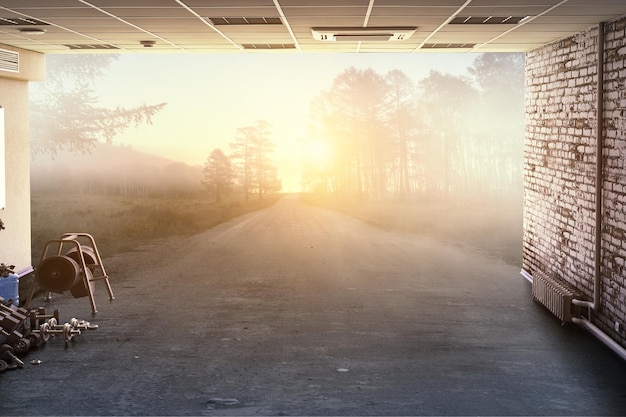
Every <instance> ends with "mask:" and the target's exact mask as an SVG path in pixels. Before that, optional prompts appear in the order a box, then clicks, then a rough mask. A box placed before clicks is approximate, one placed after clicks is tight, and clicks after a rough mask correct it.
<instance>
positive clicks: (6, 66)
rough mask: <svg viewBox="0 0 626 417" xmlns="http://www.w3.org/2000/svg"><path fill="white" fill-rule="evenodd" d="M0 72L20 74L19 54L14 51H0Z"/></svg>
mask: <svg viewBox="0 0 626 417" xmlns="http://www.w3.org/2000/svg"><path fill="white" fill-rule="evenodd" d="M0 70H2V71H9V72H20V54H19V53H18V52H14V51H7V50H6V49H0Z"/></svg>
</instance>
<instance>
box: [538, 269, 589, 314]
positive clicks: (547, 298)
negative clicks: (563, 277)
mask: <svg viewBox="0 0 626 417" xmlns="http://www.w3.org/2000/svg"><path fill="white" fill-rule="evenodd" d="M532 294H533V300H535V301H537V302H539V303H540V304H542V305H544V306H545V307H546V308H547V309H548V310H550V312H551V313H552V314H554V315H555V316H557V317H558V318H559V319H560V320H561V321H562V322H564V323H565V322H568V321H571V320H572V317H576V316H578V315H579V308H578V307H577V306H575V305H573V304H572V299H574V298H580V294H578V292H577V291H576V290H574V289H573V288H571V287H570V286H569V285H568V284H566V283H563V282H559V281H557V280H555V279H554V278H551V277H549V276H547V275H546V274H545V273H543V272H541V271H535V273H534V274H533V285H532Z"/></svg>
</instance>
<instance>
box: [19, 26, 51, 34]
mask: <svg viewBox="0 0 626 417" xmlns="http://www.w3.org/2000/svg"><path fill="white" fill-rule="evenodd" d="M18 30H19V31H20V33H24V34H27V35H43V34H44V33H46V30H45V29H40V28H19V29H18Z"/></svg>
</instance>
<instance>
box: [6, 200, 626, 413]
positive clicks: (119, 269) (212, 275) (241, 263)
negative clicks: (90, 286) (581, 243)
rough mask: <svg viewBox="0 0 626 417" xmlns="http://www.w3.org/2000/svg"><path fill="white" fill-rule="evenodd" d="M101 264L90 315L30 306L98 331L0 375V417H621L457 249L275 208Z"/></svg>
mask: <svg viewBox="0 0 626 417" xmlns="http://www.w3.org/2000/svg"><path fill="white" fill-rule="evenodd" d="M104 264H105V266H106V268H107V270H108V273H109V275H110V276H111V282H112V286H113V290H114V292H115V295H116V299H115V300H114V301H112V302H109V301H108V300H107V296H106V292H105V291H104V287H103V286H102V285H100V283H99V284H97V286H96V290H97V292H96V301H97V304H98V313H97V314H96V315H95V317H92V316H91V313H90V307H89V303H88V300H87V299H86V298H80V299H74V298H72V297H71V296H70V295H69V293H67V294H62V295H55V297H54V299H53V300H52V301H51V302H50V303H44V302H43V301H41V297H38V298H37V299H36V300H35V301H34V303H33V304H32V305H31V307H35V306H39V305H42V306H45V307H46V308H47V310H48V311H52V309H54V308H58V309H59V310H60V313H61V321H67V320H69V319H70V318H71V317H77V318H80V319H86V320H89V321H90V322H91V323H93V324H97V325H98V326H99V328H98V329H97V330H92V331H86V332H84V333H83V334H82V335H80V336H78V337H77V338H76V339H75V340H74V341H72V342H70V343H68V344H65V343H64V341H63V340H62V339H61V338H55V339H52V340H50V341H49V342H48V343H47V344H46V345H44V346H42V347H40V348H38V349H36V350H33V351H31V352H29V353H28V354H27V355H26V356H24V357H23V359H24V361H25V362H26V366H25V367H24V368H23V369H17V370H14V371H10V372H5V373H3V374H0V415H20V416H26V415H615V416H617V415H625V414H626V363H624V361H622V360H621V359H620V358H619V357H617V355H615V354H614V353H613V352H611V351H610V350H608V349H607V348H606V347H605V346H604V345H602V344H601V343H600V342H599V341H597V340H596V339H595V338H593V337H592V336H591V335H589V334H588V333H586V332H585V331H584V330H582V329H580V328H578V327H576V326H574V325H567V326H564V327H562V326H561V325H560V323H559V322H558V320H557V319H556V318H554V317H553V316H552V315H551V314H550V313H549V312H547V311H546V310H545V309H544V308H542V307H541V306H539V305H537V304H535V303H534V302H533V301H532V299H531V295H530V285H529V283H528V282H527V281H525V280H524V279H523V278H522V277H521V276H520V275H519V268H518V267H516V266H513V265H508V264H504V263H502V262H500V261H498V260H495V259H492V258H490V257H489V256H487V255H485V254H481V253H478V252H476V251H475V250H473V249H471V248H463V247H457V246H455V245H450V244H446V243H445V242H439V241H435V240H432V239H428V238H425V237H416V236H410V235H405V234H398V233H394V232H389V231H381V230H378V229H375V228H371V227H369V226H367V225H365V224H362V223H360V222H357V221H355V220H353V219H350V218H347V217H345V216H342V215H339V214H337V213H333V212H330V211H325V210H320V209H315V208H311V207H307V206H304V205H302V204H300V203H299V202H297V201H283V202H281V203H279V204H277V205H276V206H273V207H272V208H270V209H268V210H264V211H262V212H258V213H253V214H251V215H248V216H244V217H242V218H239V219H236V220H234V221H231V222H229V223H226V224H224V225H221V226H219V227H217V228H214V229H212V230H210V231H207V232H205V233H202V234H200V235H196V236H193V237H191V238H178V239H170V240H168V241H159V242H155V243H154V244H152V245H150V246H146V247H143V248H137V250H135V251H133V252H132V253H127V254H122V255H116V256H112V257H105V259H104ZM34 360H39V361H41V363H40V364H37V365H34V364H31V361H34Z"/></svg>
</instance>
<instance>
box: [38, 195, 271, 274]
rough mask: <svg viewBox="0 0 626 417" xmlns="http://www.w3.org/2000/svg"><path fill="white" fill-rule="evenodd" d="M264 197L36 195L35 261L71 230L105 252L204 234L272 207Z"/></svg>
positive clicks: (127, 249) (125, 249) (101, 251)
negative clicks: (49, 244) (85, 235)
mask: <svg viewBox="0 0 626 417" xmlns="http://www.w3.org/2000/svg"><path fill="white" fill-rule="evenodd" d="M278 198H279V196H278V195H273V196H269V197H266V198H264V199H263V200H258V199H250V200H249V201H245V200H244V198H243V196H235V195H230V196H229V197H227V198H223V199H222V201H221V202H220V203H216V202H215V201H214V199H213V198H212V196H210V195H208V194H207V193H201V194H197V195H189V196H182V197H177V198H170V197H167V196H159V197H128V196H105V195H89V196H86V195H81V194H57V193H35V194H33V195H32V197H31V204H32V254H33V265H37V263H38V262H39V259H40V256H41V252H42V249H43V247H44V245H45V244H46V242H48V241H49V240H53V239H58V238H59V237H61V236H62V235H63V234H65V233H74V232H79V233H89V234H91V235H92V236H93V237H94V239H95V241H96V244H97V245H98V249H99V251H100V253H101V254H102V256H103V257H104V256H110V255H113V254H116V253H120V252H124V251H131V250H133V248H134V247H136V246H138V245H141V244H145V243H147V242H149V241H150V240H151V239H157V238H167V237H168V236H180V235H191V234H194V233H200V232H202V231H205V230H207V229H210V228H211V227H213V226H216V225H218V224H220V223H222V222H225V221H228V220H230V219H232V218H234V217H237V216H240V215H242V214H245V213H249V212H252V211H255V210H259V209H262V208H265V207H269V206H270V205H272V204H274V203H275V202H276V200H277V199H278Z"/></svg>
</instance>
